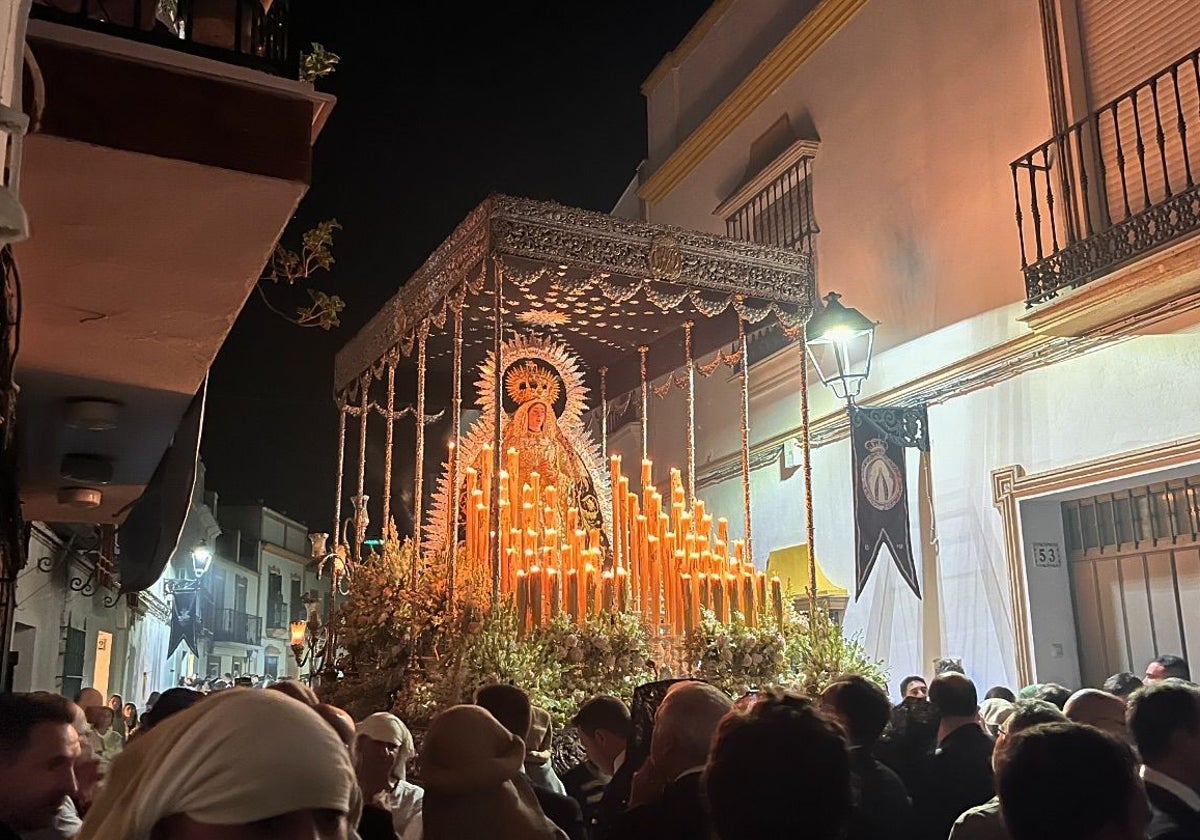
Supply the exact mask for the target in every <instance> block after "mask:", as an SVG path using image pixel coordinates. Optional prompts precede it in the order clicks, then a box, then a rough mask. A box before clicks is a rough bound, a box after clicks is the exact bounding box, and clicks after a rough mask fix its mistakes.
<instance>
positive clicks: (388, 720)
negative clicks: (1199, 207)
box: [285, 692, 424, 835]
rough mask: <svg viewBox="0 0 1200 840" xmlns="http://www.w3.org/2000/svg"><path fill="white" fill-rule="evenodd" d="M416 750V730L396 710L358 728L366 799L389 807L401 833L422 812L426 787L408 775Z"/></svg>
mask: <svg viewBox="0 0 1200 840" xmlns="http://www.w3.org/2000/svg"><path fill="white" fill-rule="evenodd" d="M285 693H286V692H285ZM314 708H317V707H314ZM323 717H324V715H323ZM334 729H335V730H336V731H340V728H339V727H337V726H335V727H334ZM416 754H417V751H416V747H415V746H414V745H413V737H412V733H410V732H409V731H408V727H407V726H405V725H404V721H402V720H400V718H398V717H396V716H395V715H393V714H389V713H388V712H376V713H375V714H373V715H367V717H365V718H363V720H362V722H361V723H359V724H358V726H356V727H355V729H354V751H353V757H354V771H355V775H356V776H357V778H358V786H359V790H361V791H362V797H363V803H364V804H365V805H366V806H368V807H376V808H380V809H381V810H384V811H387V812H388V816H389V818H390V822H391V826H392V829H393V830H394V831H395V833H396V834H397V835H401V834H403V833H404V831H405V829H406V828H408V825H409V823H411V822H412V821H413V819H414V818H415V817H416V816H417V815H418V814H420V813H421V799H422V796H423V795H424V791H423V790H422V789H421V788H420V787H418V786H417V785H414V784H412V783H411V782H409V781H408V778H407V776H408V762H409V761H411V760H412V759H413V757H414V756H416Z"/></svg>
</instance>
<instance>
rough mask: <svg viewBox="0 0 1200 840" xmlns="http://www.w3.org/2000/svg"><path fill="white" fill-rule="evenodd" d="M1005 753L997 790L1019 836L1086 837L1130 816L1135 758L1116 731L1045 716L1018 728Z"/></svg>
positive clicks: (1031, 839)
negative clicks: (1039, 721)
mask: <svg viewBox="0 0 1200 840" xmlns="http://www.w3.org/2000/svg"><path fill="white" fill-rule="evenodd" d="M1004 753H1005V754H1004V760H1003V761H1002V762H1000V766H999V768H998V773H997V779H996V790H997V792H998V793H999V795H1000V808H1001V810H1002V811H1003V814H1004V823H1005V825H1006V826H1007V828H1008V832H1009V834H1010V835H1011V836H1012V838H1013V840H1044V838H1046V837H1053V838H1055V840H1085V838H1090V837H1094V836H1095V835H1096V834H1097V833H1098V832H1099V831H1100V830H1101V829H1103V828H1104V827H1105V826H1108V825H1112V824H1114V823H1115V824H1117V825H1119V826H1122V825H1124V824H1125V823H1126V822H1127V821H1128V819H1129V809H1130V805H1131V804H1132V801H1133V798H1134V796H1135V795H1136V794H1137V780H1136V773H1137V763H1136V761H1135V759H1134V756H1133V751H1132V750H1131V749H1130V748H1129V747H1128V745H1126V744H1124V743H1122V742H1121V741H1120V740H1118V739H1117V738H1114V737H1113V736H1112V735H1109V734H1108V733H1106V732H1101V731H1100V730H1099V729H1095V728H1094V727H1091V726H1085V725H1083V724H1078V723H1047V724H1043V725H1041V726H1033V727H1030V728H1029V729H1026V730H1025V731H1023V732H1019V733H1017V734H1016V735H1014V736H1013V737H1012V739H1011V740H1010V741H1009V742H1008V744H1007V746H1006V747H1005V751H1004Z"/></svg>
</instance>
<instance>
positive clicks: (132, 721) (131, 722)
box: [121, 703, 138, 729]
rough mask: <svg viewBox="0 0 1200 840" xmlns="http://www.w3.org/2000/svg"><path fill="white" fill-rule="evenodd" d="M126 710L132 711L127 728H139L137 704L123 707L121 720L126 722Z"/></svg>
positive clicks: (128, 704)
mask: <svg viewBox="0 0 1200 840" xmlns="http://www.w3.org/2000/svg"><path fill="white" fill-rule="evenodd" d="M126 709H129V710H130V711H131V714H130V716H129V720H128V721H126V723H125V725H126V727H127V728H129V729H133V728H134V727H135V726H137V725H138V710H137V706H136V705H135V704H133V703H126V704H125V705H123V706H122V707H121V719H122V720H124V719H125V710H126Z"/></svg>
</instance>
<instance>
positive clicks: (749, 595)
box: [742, 572, 758, 627]
mask: <svg viewBox="0 0 1200 840" xmlns="http://www.w3.org/2000/svg"><path fill="white" fill-rule="evenodd" d="M742 604H743V608H744V610H745V613H746V624H748V625H749V626H751V627H757V626H758V610H757V609H756V608H755V606H754V575H753V573H751V572H743V573H742Z"/></svg>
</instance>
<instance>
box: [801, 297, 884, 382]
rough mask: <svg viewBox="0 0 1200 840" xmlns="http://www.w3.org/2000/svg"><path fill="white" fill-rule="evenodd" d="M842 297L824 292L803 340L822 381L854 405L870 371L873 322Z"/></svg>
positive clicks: (873, 333) (873, 335)
mask: <svg viewBox="0 0 1200 840" xmlns="http://www.w3.org/2000/svg"><path fill="white" fill-rule="evenodd" d="M841 299H842V296H841V295H839V294H838V293H837V292H830V293H829V294H827V295H825V306H824V307H822V308H821V310H820V311H819V312H817V313H816V314H814V315H813V316H812V318H811V319H809V322H808V327H807V342H806V343H807V345H808V355H809V357H810V358H811V359H812V362H813V366H814V367H816V369H817V375H818V376H819V377H821V382H822V383H824V384H825V385H826V386H828V387H829V388H830V390H832V391H833V393H834V395H835V396H836V397H838V398H839V399H843V400H845V401H846V403H847V404H848V405H853V404H854V398H855V397H857V396H858V395H859V393H861V391H862V386H863V382H865V381H866V378H867V377H868V376H870V374H871V353H872V351H873V350H874V346H875V326H876V324H875V322H874V321H872V320H871V319H870V318H868V317H867V316H865V315H863V314H862V313H861V312H859V311H858V310H857V309H849V308H847V307H846V306H843V305H842V302H841Z"/></svg>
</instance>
